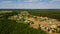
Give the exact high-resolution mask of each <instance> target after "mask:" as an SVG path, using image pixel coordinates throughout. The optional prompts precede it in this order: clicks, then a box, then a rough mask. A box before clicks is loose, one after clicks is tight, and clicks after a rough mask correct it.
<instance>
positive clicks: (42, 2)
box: [0, 0, 60, 9]
mask: <svg viewBox="0 0 60 34" xmlns="http://www.w3.org/2000/svg"><path fill="white" fill-rule="evenodd" d="M0 9H60V0H0Z"/></svg>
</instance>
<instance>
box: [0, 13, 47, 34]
mask: <svg viewBox="0 0 60 34" xmlns="http://www.w3.org/2000/svg"><path fill="white" fill-rule="evenodd" d="M10 14H11V15H15V14H16V13H15V14H13V13H9V14H7V13H5V14H3V16H4V17H1V18H0V34H47V33H46V32H45V31H42V30H37V29H34V28H30V27H29V26H28V24H23V23H22V21H20V22H21V23H17V22H19V21H17V22H16V21H15V20H9V19H7V18H8V17H10Z"/></svg>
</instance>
